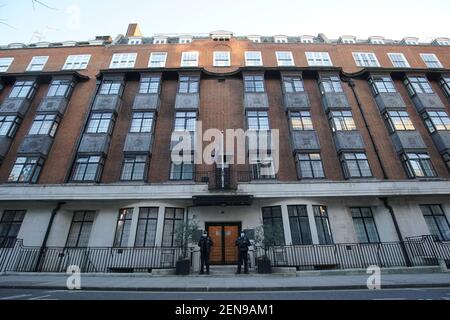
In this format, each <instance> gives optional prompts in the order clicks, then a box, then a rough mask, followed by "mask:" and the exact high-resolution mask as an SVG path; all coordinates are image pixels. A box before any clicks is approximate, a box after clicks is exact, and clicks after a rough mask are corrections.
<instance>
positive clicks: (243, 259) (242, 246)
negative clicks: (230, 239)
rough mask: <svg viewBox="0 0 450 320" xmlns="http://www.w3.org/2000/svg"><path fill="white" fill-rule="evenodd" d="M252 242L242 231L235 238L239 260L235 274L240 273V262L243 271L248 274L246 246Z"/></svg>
mask: <svg viewBox="0 0 450 320" xmlns="http://www.w3.org/2000/svg"><path fill="white" fill-rule="evenodd" d="M251 245H252V244H251V243H250V240H249V239H248V238H247V236H246V235H245V233H244V232H242V233H241V236H240V237H239V238H238V239H237V240H236V246H237V247H238V251H239V262H238V269H237V272H236V273H237V274H241V268H242V263H244V272H245V274H248V247H250V246H251Z"/></svg>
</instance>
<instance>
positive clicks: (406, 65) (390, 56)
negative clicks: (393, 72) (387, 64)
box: [388, 52, 411, 68]
mask: <svg viewBox="0 0 450 320" xmlns="http://www.w3.org/2000/svg"><path fill="white" fill-rule="evenodd" d="M394 55H396V56H398V57H401V59H402V60H403V63H404V64H405V66H399V65H396V64H395V61H394V59H393V57H394ZM388 57H389V60H391V63H392V65H393V66H394V68H410V67H411V66H410V64H409V62H408V60H407V59H406V57H405V55H404V54H403V53H401V52H390V53H388Z"/></svg>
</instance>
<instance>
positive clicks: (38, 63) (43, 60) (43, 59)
mask: <svg viewBox="0 0 450 320" xmlns="http://www.w3.org/2000/svg"><path fill="white" fill-rule="evenodd" d="M48 58H49V56H34V57H33V58H32V59H31V61H30V64H29V65H28V67H27V71H42V70H44V68H45V65H46V64H47V62H48ZM39 60H41V61H39ZM36 66H41V67H40V68H37V69H36Z"/></svg>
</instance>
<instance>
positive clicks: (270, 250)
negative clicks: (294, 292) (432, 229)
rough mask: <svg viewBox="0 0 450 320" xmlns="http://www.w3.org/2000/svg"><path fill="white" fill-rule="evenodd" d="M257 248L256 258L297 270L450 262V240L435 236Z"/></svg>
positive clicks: (411, 265)
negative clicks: (377, 241)
mask: <svg viewBox="0 0 450 320" xmlns="http://www.w3.org/2000/svg"><path fill="white" fill-rule="evenodd" d="M402 246H404V248H405V249H406V250H405V251H404V250H403V248H402ZM255 250H256V258H258V257H259V258H261V257H267V258H269V259H270V261H271V263H272V266H273V267H293V268H297V270H339V269H340V270H348V269H366V268H368V267H370V266H378V267H380V268H396V267H398V268H400V267H419V266H438V265H439V263H440V261H444V262H445V263H446V264H447V266H450V242H443V241H439V240H438V239H437V238H435V237H433V236H422V237H414V238H408V239H406V240H405V241H403V242H384V243H367V244H363V243H359V244H331V245H297V246H296V245H291V246H270V247H267V248H261V247H257V248H256V249H255ZM405 254H406V255H407V256H405Z"/></svg>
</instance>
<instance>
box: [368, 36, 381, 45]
mask: <svg viewBox="0 0 450 320" xmlns="http://www.w3.org/2000/svg"><path fill="white" fill-rule="evenodd" d="M369 42H370V43H371V44H378V45H379V44H384V38H378V37H372V38H369Z"/></svg>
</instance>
